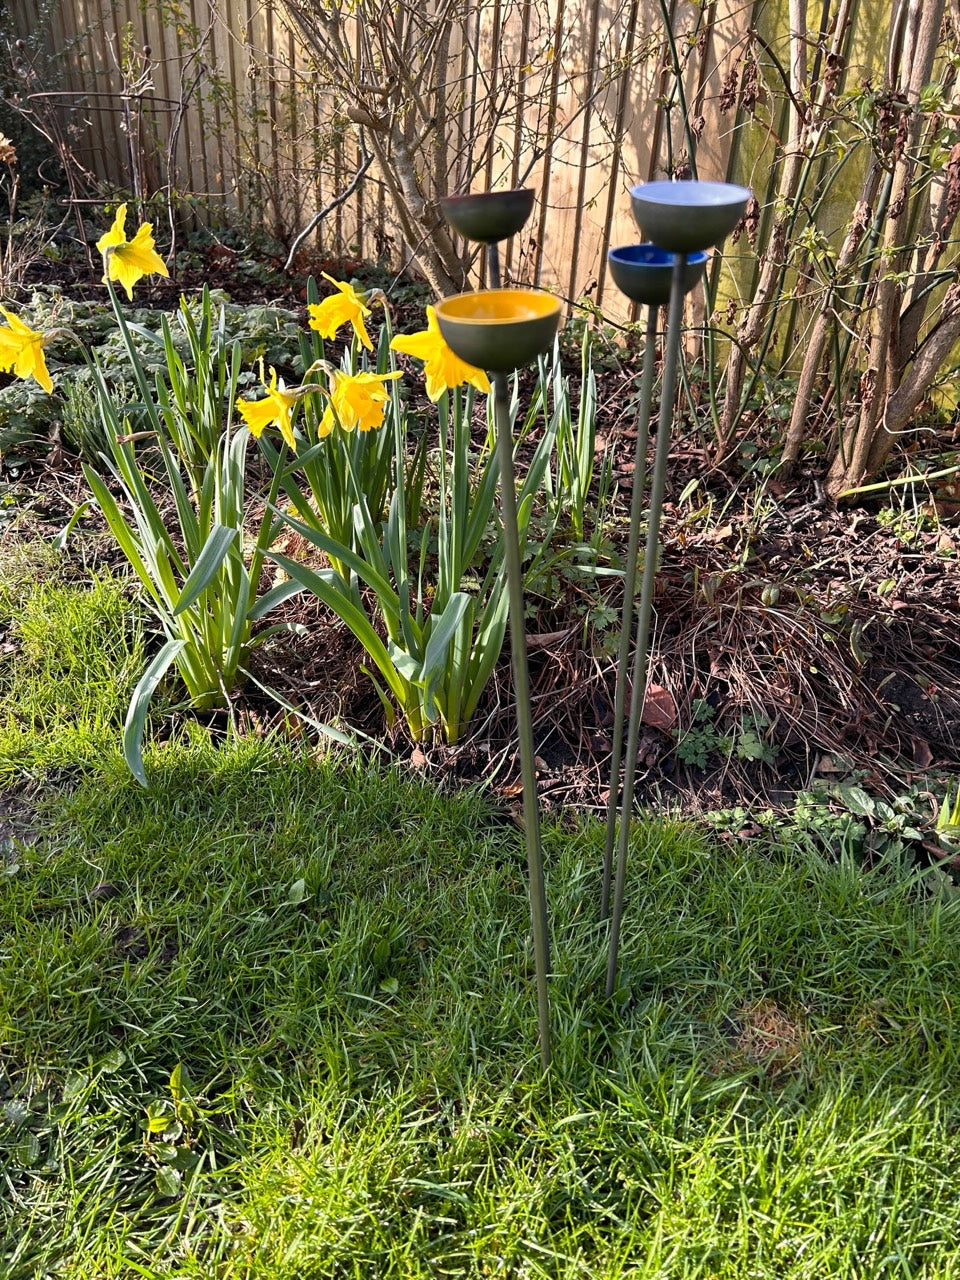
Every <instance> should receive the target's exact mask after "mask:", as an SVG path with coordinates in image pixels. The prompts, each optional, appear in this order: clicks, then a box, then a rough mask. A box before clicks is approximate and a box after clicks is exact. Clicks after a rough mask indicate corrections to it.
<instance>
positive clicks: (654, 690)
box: [640, 684, 677, 733]
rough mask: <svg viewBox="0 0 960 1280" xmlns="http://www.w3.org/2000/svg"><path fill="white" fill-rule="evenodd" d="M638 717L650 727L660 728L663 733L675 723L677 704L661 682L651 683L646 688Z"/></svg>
mask: <svg viewBox="0 0 960 1280" xmlns="http://www.w3.org/2000/svg"><path fill="white" fill-rule="evenodd" d="M640 719H641V720H642V722H643V723H644V724H648V725H650V727H651V728H652V729H662V730H663V731H664V732H665V733H666V732H667V731H669V730H670V729H672V728H673V726H674V725H675V724H676V723H677V704H676V703H675V702H674V700H673V694H672V693H671V692H670V690H669V689H665V688H664V687H663V685H662V684H652V685H650V686H649V687H648V688H647V695H646V697H645V698H644V700H643V712H642V713H641V716H640Z"/></svg>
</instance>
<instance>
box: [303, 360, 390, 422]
mask: <svg viewBox="0 0 960 1280" xmlns="http://www.w3.org/2000/svg"><path fill="white" fill-rule="evenodd" d="M402 376H403V375H402V374H401V373H400V372H399V370H398V371H397V372H396V373H383V374H380V373H341V372H340V370H339V369H337V370H335V371H334V374H333V382H332V384H331V389H330V391H329V392H328V395H329V397H330V403H329V404H328V405H327V407H326V409H325V410H324V414H323V417H322V418H321V419H320V425H319V427H318V428H317V433H318V435H320V436H328V435H329V434H330V432H331V431H332V430H333V428H334V427H335V426H336V424H337V423H338V422H339V424H340V426H341V427H343V429H344V431H353V430H355V429H359V430H360V431H375V430H376V429H377V428H378V427H382V426H383V416H384V413H385V412H386V408H387V402H388V401H389V399H390V392H389V391H388V390H387V388H386V386H385V385H384V384H385V383H387V382H390V381H392V379H394V378H400V377H402Z"/></svg>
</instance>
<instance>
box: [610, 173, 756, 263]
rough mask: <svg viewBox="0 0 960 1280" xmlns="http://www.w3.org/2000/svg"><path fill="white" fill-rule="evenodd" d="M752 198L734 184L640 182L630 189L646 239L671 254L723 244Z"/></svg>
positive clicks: (747, 191)
mask: <svg viewBox="0 0 960 1280" xmlns="http://www.w3.org/2000/svg"><path fill="white" fill-rule="evenodd" d="M750 195H751V192H750V189H749V188H748V187H737V186H734V184H733V183H731V182H641V183H640V185H639V186H636V187H631V189H630V201H631V204H632V205H633V216H634V217H635V218H636V220H637V225H638V226H639V228H640V230H641V231H642V232H643V234H644V236H645V238H646V239H647V240H650V241H652V242H653V243H654V244H655V245H658V246H659V247H660V248H661V249H669V251H670V252H671V253H693V252H694V251H695V250H697V249H709V248H710V247H711V245H716V244H720V242H721V241H722V240H725V239H726V237H727V236H728V235H729V234H730V232H731V231H732V230H733V228H734V227H735V226H736V225H737V223H738V222H739V221H740V219H741V218H742V217H743V214H744V211H745V210H746V207H747V201H748V200H749V199H750Z"/></svg>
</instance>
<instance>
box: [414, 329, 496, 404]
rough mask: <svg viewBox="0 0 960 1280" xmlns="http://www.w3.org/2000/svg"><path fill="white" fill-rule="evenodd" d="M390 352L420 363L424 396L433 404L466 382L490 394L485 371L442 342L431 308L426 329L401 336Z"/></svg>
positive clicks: (441, 335) (488, 381)
mask: <svg viewBox="0 0 960 1280" xmlns="http://www.w3.org/2000/svg"><path fill="white" fill-rule="evenodd" d="M390 349H391V350H392V351H402V352H403V354H404V355H408V356H413V358H414V359H415V360H422V361H423V372H424V374H425V375H426V379H427V395H428V396H429V397H430V399H431V400H432V401H433V402H434V404H436V402H437V401H438V400H439V399H440V397H441V396H442V395H443V393H444V392H445V391H452V390H453V389H454V387H461V386H463V384H464V383H465V382H469V383H470V384H471V385H472V386H474V387H476V388H477V390H478V391H483V392H485V393H487V394H489V392H490V380H489V378H488V377H487V375H486V374H485V373H484V371H483V370H482V369H477V368H475V367H474V366H473V365H472V364H467V362H466V361H465V360H461V359H460V357H459V356H456V355H454V354H453V352H452V351H451V350H450V348H449V347H448V346H447V344H446V342H444V339H443V334H442V333H441V332H440V326H439V325H438V324H437V313H436V311H434V309H433V307H427V327H426V329H422V330H421V331H420V332H419V333H407V334H401V335H400V336H399V337H398V338H394V340H393V341H392V342H391V343H390Z"/></svg>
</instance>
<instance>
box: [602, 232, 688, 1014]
mask: <svg viewBox="0 0 960 1280" xmlns="http://www.w3.org/2000/svg"><path fill="white" fill-rule="evenodd" d="M686 266H687V255H686V254H685V253H680V254H677V256H676V258H675V259H674V265H673V279H672V281H671V284H670V313H669V316H668V317H667V345H666V351H665V353H664V360H663V391H662V397H661V400H660V419H659V423H658V426H657V452H656V456H655V458H654V463H653V481H652V483H651V486H650V511H649V514H648V516H647V543H646V550H645V551H644V556H643V582H642V585H641V588H640V617H639V619H638V622H637V647H636V652H635V653H634V660H633V689H632V690H631V694H630V722H629V726H628V729H627V753H626V758H625V760H624V768H623V800H622V803H621V807H620V838H619V841H618V843H617V871H616V878H615V881H614V887H613V915H612V916H611V919H610V950H609V953H608V957H607V988H606V992H607V996H608V997H609V996H612V995H613V991H614V987H615V986H616V981H617V956H618V953H619V950H620V926H621V923H622V920H623V892H624V887H625V885H626V881H627V853H628V850H629V848H630V819H631V817H632V816H633V790H634V783H635V781H636V775H637V750H638V748H639V745H640V716H641V714H642V712H643V703H644V695H645V693H646V683H647V646H648V644H649V641H650V617H651V614H652V612H653V588H654V580H655V578H656V573H657V552H658V549H659V543H660V514H661V511H662V509H663V490H664V486H665V484H666V478H667V461H668V459H669V455H670V428H671V425H672V422H673V398H674V396H675V394H676V390H677V366H678V365H679V363H680V333H681V329H682V327H683V298H684V287H683V283H684V275H685V272H686Z"/></svg>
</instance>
